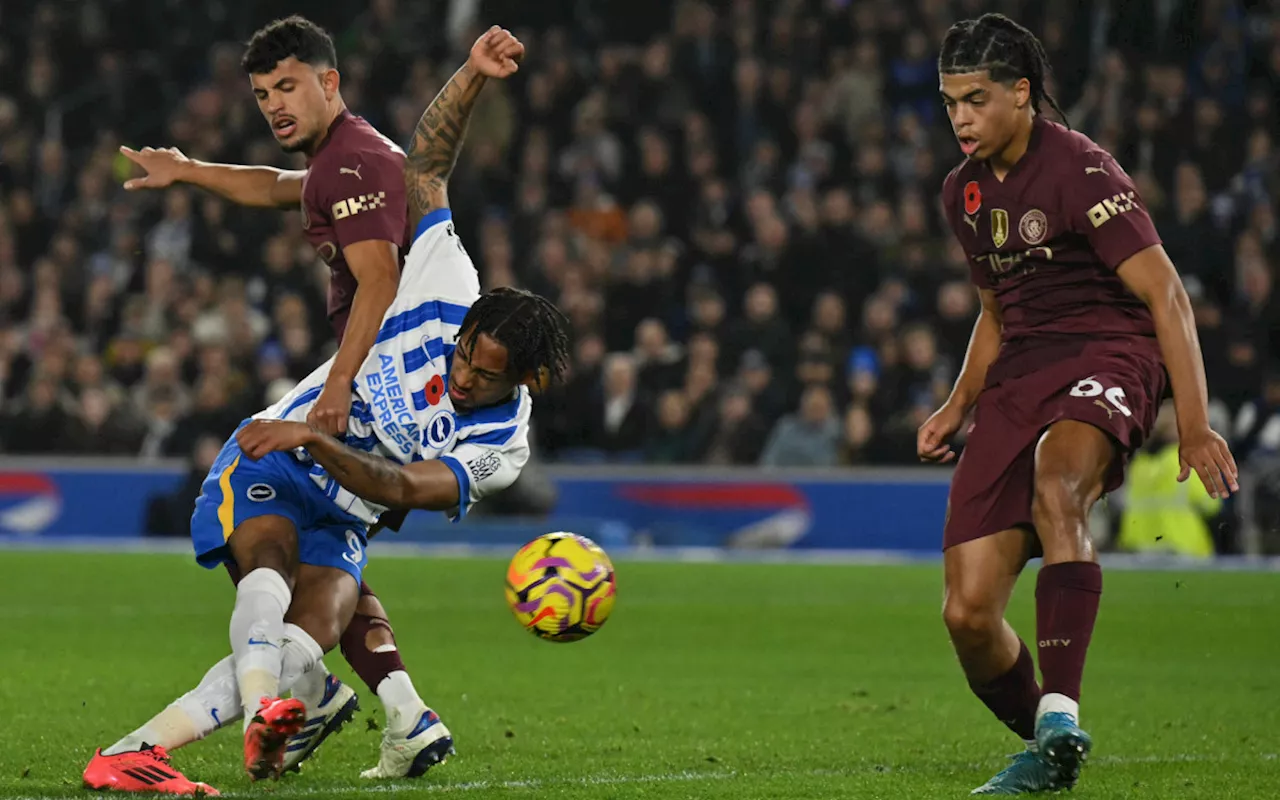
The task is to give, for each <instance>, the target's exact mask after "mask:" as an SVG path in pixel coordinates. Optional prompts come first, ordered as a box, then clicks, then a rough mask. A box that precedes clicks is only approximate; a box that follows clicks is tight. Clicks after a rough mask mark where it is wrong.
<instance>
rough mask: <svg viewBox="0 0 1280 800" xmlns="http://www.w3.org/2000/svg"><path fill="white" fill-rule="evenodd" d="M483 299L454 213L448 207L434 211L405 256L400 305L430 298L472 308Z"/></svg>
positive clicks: (398, 303)
mask: <svg viewBox="0 0 1280 800" xmlns="http://www.w3.org/2000/svg"><path fill="white" fill-rule="evenodd" d="M479 296H480V276H479V275H478V274H477V273H476V267H475V264H474V263H472V261H471V256H470V255H468V253H467V250H466V248H465V247H463V246H462V240H461V239H459V238H458V234H457V233H455V232H454V229H453V216H452V214H451V213H450V212H449V209H447V208H438V209H436V210H435V211H432V212H430V213H429V214H427V215H426V216H424V217H423V218H422V220H421V221H420V222H419V223H418V227H417V229H416V230H415V231H414V233H413V244H411V245H410V246H409V252H408V253H407V254H405V258H404V271H403V272H402V274H401V275H400V286H399V288H398V289H397V291H396V305H401V306H408V305H411V304H412V301H413V300H415V299H423V298H430V299H433V300H442V301H446V302H451V303H458V304H461V305H465V306H470V305H471V304H472V303H474V302H475V301H476V298H478V297H479Z"/></svg>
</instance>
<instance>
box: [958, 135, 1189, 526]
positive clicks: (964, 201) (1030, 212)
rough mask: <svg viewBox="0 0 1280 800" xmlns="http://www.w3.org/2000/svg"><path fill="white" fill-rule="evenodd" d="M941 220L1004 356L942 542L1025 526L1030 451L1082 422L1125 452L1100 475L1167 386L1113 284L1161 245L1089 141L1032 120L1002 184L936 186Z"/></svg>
mask: <svg viewBox="0 0 1280 800" xmlns="http://www.w3.org/2000/svg"><path fill="white" fill-rule="evenodd" d="M942 200H943V205H944V210H945V213H946V217H947V221H948V223H949V224H950V226H951V229H952V231H953V232H954V233H955V236H956V238H957V239H958V240H959V241H960V243H961V245H962V246H963V247H964V251H965V254H966V256H967V258H968V262H969V269H970V275H971V277H972V280H973V282H974V284H976V285H977V286H978V287H979V288H981V289H987V290H991V291H993V292H994V293H995V296H996V298H997V300H998V301H999V304H1000V309H1001V316H1002V320H1003V334H1002V338H1001V346H1000V353H999V355H998V356H997V357H996V360H995V362H994V363H992V364H991V367H990V369H989V370H988V371H987V376H986V382H985V385H984V387H983V391H982V393H981V395H980V396H979V398H978V401H977V405H976V407H975V409H974V422H973V425H972V427H971V429H970V431H969V436H968V440H967V442H966V444H965V448H964V452H963V454H962V456H961V458H960V461H959V463H958V465H957V467H956V471H955V475H954V477H953V479H952V485H951V495H950V499H949V501H948V507H947V521H946V526H945V531H944V535H943V546H944V548H946V547H951V546H952V545H956V544H960V543H961V542H966V541H969V540H972V539H977V538H981V537H983V536H989V535H991V534H994V533H998V532H1000V531H1003V530H1007V529H1010V528H1016V527H1022V528H1027V529H1031V528H1032V522H1031V502H1032V499H1033V496H1034V481H1035V446H1036V443H1037V442H1038V441H1039V439H1040V436H1041V435H1042V434H1043V433H1044V431H1045V429H1047V428H1048V427H1049V426H1050V425H1052V424H1053V423H1055V422H1058V421H1060V420H1066V419H1070V420H1078V421H1081V422H1086V423H1089V424H1091V425H1094V426H1096V427H1098V428H1100V429H1101V430H1103V431H1105V432H1106V433H1107V434H1109V435H1110V436H1111V437H1112V438H1113V439H1115V441H1116V442H1117V443H1118V444H1119V447H1120V449H1121V451H1122V454H1123V455H1122V457H1121V458H1119V459H1117V461H1116V463H1115V464H1114V465H1113V468H1112V470H1111V474H1109V475H1108V476H1107V482H1106V487H1105V489H1106V491H1111V490H1114V489H1116V488H1118V487H1119V486H1120V484H1121V483H1122V482H1123V480H1124V466H1125V463H1126V462H1127V458H1128V454H1129V453H1131V452H1132V451H1133V450H1135V449H1136V448H1138V447H1139V446H1140V445H1141V444H1142V442H1143V440H1144V439H1145V438H1146V436H1147V434H1148V433H1149V432H1150V431H1151V428H1152V426H1153V425H1154V423H1155V418H1156V414H1157V413H1158V411H1159V406H1160V402H1161V399H1162V397H1163V396H1164V393H1165V388H1166V386H1167V376H1166V373H1165V370H1164V365H1163V362H1162V360H1161V356H1160V347H1159V343H1158V342H1157V341H1156V335H1155V326H1154V323H1153V321H1152V318H1151V314H1150V312H1149V311H1148V309H1147V307H1146V305H1145V304H1143V302H1142V301H1141V300H1140V299H1139V298H1138V297H1136V296H1135V295H1134V294H1133V293H1132V292H1130V291H1129V290H1128V289H1127V288H1126V287H1125V285H1124V283H1123V282H1122V281H1121V280H1120V278H1119V277H1118V276H1117V275H1116V268H1117V267H1119V266H1120V264H1121V263H1123V262H1124V261H1125V260H1126V259H1128V258H1129V257H1130V256H1132V255H1134V254H1135V253H1138V252H1139V251H1141V250H1143V249H1145V248H1147V247H1150V246H1152V245H1157V244H1160V237H1159V236H1158V235H1157V233H1156V230H1155V226H1154V225H1153V224H1152V222H1151V217H1150V215H1149V214H1148V213H1147V210H1146V208H1145V206H1144V205H1143V204H1142V199H1141V198H1140V197H1139V196H1138V192H1137V190H1136V188H1135V187H1134V184H1133V181H1132V180H1131V179H1130V178H1129V176H1128V175H1127V174H1126V173H1125V172H1124V170H1122V169H1121V168H1120V165H1119V164H1117V163H1116V161H1115V159H1114V158H1112V157H1111V156H1110V155H1109V154H1108V153H1107V152H1106V151H1104V150H1102V149H1101V148H1100V147H1098V145H1096V144H1094V143H1093V142H1092V141H1091V140H1090V139H1089V138H1088V137H1086V136H1084V135H1082V134H1079V133H1075V132H1073V131H1070V130H1068V129H1067V128H1065V127H1064V126H1062V125H1059V124H1057V123H1054V122H1050V121H1048V120H1046V119H1044V118H1043V117H1036V119H1035V121H1034V123H1033V128H1032V133H1031V139H1030V142H1029V145H1028V148H1027V152H1026V153H1025V154H1024V155H1023V157H1022V158H1021V159H1019V161H1018V162H1017V163H1016V164H1015V165H1014V166H1013V168H1012V169H1011V170H1010V171H1009V173H1008V174H1007V175H1006V176H1005V178H1004V180H1003V181H1000V180H997V179H996V177H995V175H994V174H993V173H992V172H991V170H990V168H989V167H988V166H987V165H986V164H985V163H984V162H979V161H965V162H964V163H963V164H961V165H960V166H958V167H956V169H954V170H952V172H951V174H949V175H948V176H947V178H946V180H945V182H944V183H943V190H942Z"/></svg>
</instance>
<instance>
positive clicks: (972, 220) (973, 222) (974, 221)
mask: <svg viewBox="0 0 1280 800" xmlns="http://www.w3.org/2000/svg"><path fill="white" fill-rule="evenodd" d="M964 221H965V222H967V223H969V227H970V228H973V232H974V235H977V233H978V218H977V217H976V216H970V215H968V214H965V215H964Z"/></svg>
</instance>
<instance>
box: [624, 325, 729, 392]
mask: <svg viewBox="0 0 1280 800" xmlns="http://www.w3.org/2000/svg"><path fill="white" fill-rule="evenodd" d="M635 342H636V348H635V358H636V363H637V365H638V366H639V368H640V373H639V381H640V385H641V386H644V387H646V388H647V389H648V390H649V391H653V392H661V391H665V390H666V389H669V388H671V387H673V386H675V385H676V382H677V381H678V380H679V374H680V372H679V370H680V362H681V356H682V353H681V352H680V347H679V346H678V345H675V344H673V343H672V342H671V340H670V338H668V336H667V327H666V326H665V325H663V324H662V322H661V321H660V320H656V319H653V318H650V319H646V320H644V321H643V322H641V323H640V324H639V325H637V326H636V335H635ZM712 366H713V367H714V366H715V365H714V362H713V363H712Z"/></svg>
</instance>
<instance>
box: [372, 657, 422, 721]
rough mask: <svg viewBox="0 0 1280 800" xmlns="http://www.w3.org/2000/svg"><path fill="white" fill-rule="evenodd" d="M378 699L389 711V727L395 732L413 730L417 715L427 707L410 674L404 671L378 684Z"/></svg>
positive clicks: (399, 671)
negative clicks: (410, 678) (414, 686)
mask: <svg viewBox="0 0 1280 800" xmlns="http://www.w3.org/2000/svg"><path fill="white" fill-rule="evenodd" d="M378 699H379V700H381V701H382V706H383V708H385V709H386V710H387V727H388V728H390V729H391V730H393V731H403V730H407V729H409V728H412V727H413V726H414V724H415V723H417V721H418V717H417V715H418V714H419V713H421V712H422V709H424V708H426V706H427V704H426V703H424V702H422V698H421V697H419V696H418V690H417V689H415V688H413V681H411V680H409V673H407V672H405V671H404V670H402V669H398V670H396V671H395V672H391V673H388V674H387V677H385V678H383V679H382V681H381V682H380V683H379V684H378Z"/></svg>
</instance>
